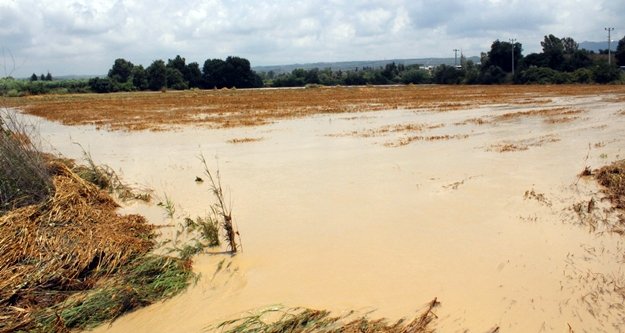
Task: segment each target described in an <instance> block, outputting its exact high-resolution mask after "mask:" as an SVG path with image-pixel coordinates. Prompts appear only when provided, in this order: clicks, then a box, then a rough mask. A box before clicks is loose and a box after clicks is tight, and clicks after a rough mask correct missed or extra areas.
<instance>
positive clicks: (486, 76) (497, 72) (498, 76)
mask: <svg viewBox="0 0 625 333" xmlns="http://www.w3.org/2000/svg"><path fill="white" fill-rule="evenodd" d="M505 80H506V73H505V72H504V71H503V69H501V68H500V67H499V66H493V65H491V66H489V67H488V68H486V70H482V71H480V76H479V78H478V81H479V82H480V83H483V84H500V83H504V81H505Z"/></svg>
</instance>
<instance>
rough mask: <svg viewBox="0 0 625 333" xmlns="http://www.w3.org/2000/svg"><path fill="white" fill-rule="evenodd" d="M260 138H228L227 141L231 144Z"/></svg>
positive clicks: (256, 140) (255, 140)
mask: <svg viewBox="0 0 625 333" xmlns="http://www.w3.org/2000/svg"><path fill="white" fill-rule="evenodd" d="M262 139H263V138H234V139H230V140H228V143H232V144H238V143H250V142H258V141H261V140H262Z"/></svg>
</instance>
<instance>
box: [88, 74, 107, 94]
mask: <svg viewBox="0 0 625 333" xmlns="http://www.w3.org/2000/svg"><path fill="white" fill-rule="evenodd" d="M89 88H90V89H91V91H93V92H96V93H109V92H112V91H113V82H111V79H110V78H109V77H106V78H99V77H95V78H92V79H89Z"/></svg>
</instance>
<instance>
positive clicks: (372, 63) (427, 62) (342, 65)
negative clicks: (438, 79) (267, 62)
mask: <svg viewBox="0 0 625 333" xmlns="http://www.w3.org/2000/svg"><path fill="white" fill-rule="evenodd" d="M467 60H471V61H473V62H475V63H478V62H479V61H480V58H479V57H468V58H467ZM457 61H458V63H459V62H460V57H458V60H457ZM392 62H394V63H396V64H403V65H414V64H418V65H422V66H438V65H442V64H445V65H453V64H454V58H417V59H389V60H365V61H341V62H315V63H306V64H290V65H275V66H254V67H253V68H252V69H253V70H255V71H256V72H269V71H273V72H274V73H276V74H280V73H290V72H291V71H293V70H294V69H297V68H302V69H306V70H310V69H313V68H319V69H325V68H330V69H332V70H334V71H337V70H343V71H345V70H354V69H357V68H359V69H360V68H363V67H371V68H379V67H384V66H385V65H386V64H390V63H392Z"/></svg>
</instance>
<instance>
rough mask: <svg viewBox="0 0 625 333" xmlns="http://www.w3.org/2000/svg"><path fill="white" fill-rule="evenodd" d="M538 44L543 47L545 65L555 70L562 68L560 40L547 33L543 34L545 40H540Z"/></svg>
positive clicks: (561, 45) (561, 44)
mask: <svg viewBox="0 0 625 333" xmlns="http://www.w3.org/2000/svg"><path fill="white" fill-rule="evenodd" d="M540 45H541V46H542V47H543V54H544V55H545V57H546V62H547V66H549V68H551V69H555V70H559V69H560V68H562V65H563V63H564V44H563V43H562V40H561V39H560V38H558V37H556V36H554V35H549V36H545V40H544V41H542V42H540Z"/></svg>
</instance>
